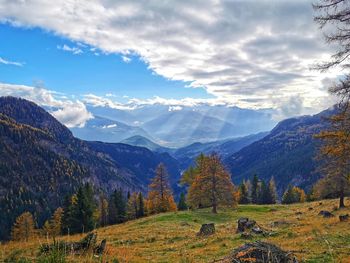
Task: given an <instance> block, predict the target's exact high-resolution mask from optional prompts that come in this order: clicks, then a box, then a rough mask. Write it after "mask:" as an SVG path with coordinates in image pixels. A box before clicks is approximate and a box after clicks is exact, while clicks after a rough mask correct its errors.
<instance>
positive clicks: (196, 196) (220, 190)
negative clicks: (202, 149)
mask: <svg viewBox="0 0 350 263" xmlns="http://www.w3.org/2000/svg"><path fill="white" fill-rule="evenodd" d="M238 195H239V194H238V193H237V192H235V189H234V185H233V183H232V181H231V176H230V174H229V173H228V172H227V171H226V170H225V168H224V166H223V165H222V163H221V161H220V157H219V156H218V155H217V154H211V155H210V156H208V157H207V158H205V159H204V165H203V171H201V172H199V173H198V174H197V175H196V176H195V178H194V181H193V182H192V184H191V186H190V188H189V190H188V201H189V203H190V204H191V206H192V207H198V206H199V204H200V203H202V204H203V203H204V204H208V205H209V206H210V207H212V212H213V213H217V209H218V206H220V205H224V206H234V205H236V204H237V202H238Z"/></svg>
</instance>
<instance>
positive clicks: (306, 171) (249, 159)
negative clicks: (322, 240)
mask: <svg viewBox="0 0 350 263" xmlns="http://www.w3.org/2000/svg"><path fill="white" fill-rule="evenodd" d="M333 113H334V110H326V111H323V112H321V113H319V114H316V115H314V116H304V117H298V118H291V119H287V120H284V121H282V122H280V123H279V124H278V125H277V126H276V127H275V128H274V129H273V130H272V131H271V132H270V133H269V134H268V135H267V136H266V137H264V138H262V139H261V140H259V141H256V142H254V143H252V144H251V145H249V146H247V147H245V148H243V149H242V150H240V151H238V152H236V153H234V154H233V155H231V156H229V157H228V158H226V160H225V163H226V164H227V166H228V167H229V169H230V171H231V173H232V179H233V181H234V182H238V183H239V182H241V181H242V180H243V179H251V178H252V176H253V175H254V174H257V175H258V176H259V177H261V178H262V179H264V180H269V179H270V178H271V177H274V178H275V180H276V184H277V189H278V191H279V193H280V194H281V193H282V192H283V191H284V190H285V189H286V187H287V186H288V184H293V185H298V186H301V187H302V188H305V189H309V187H311V185H312V184H313V183H314V182H315V181H316V180H317V179H318V178H319V175H318V174H317V172H316V170H317V169H316V166H317V160H315V154H316V149H317V143H318V141H317V139H315V138H314V135H315V134H317V133H319V132H320V131H321V130H322V129H324V128H326V125H328V124H327V122H326V121H325V118H326V117H329V116H330V115H331V114H333Z"/></svg>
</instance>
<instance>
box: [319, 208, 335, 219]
mask: <svg viewBox="0 0 350 263" xmlns="http://www.w3.org/2000/svg"><path fill="white" fill-rule="evenodd" d="M318 215H319V216H323V217H326V218H329V217H334V215H333V214H332V213H331V212H329V211H326V210H321V211H320V212H319V213H318Z"/></svg>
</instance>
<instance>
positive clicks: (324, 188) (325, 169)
mask: <svg viewBox="0 0 350 263" xmlns="http://www.w3.org/2000/svg"><path fill="white" fill-rule="evenodd" d="M349 7H350V5H349V1H348V0H319V1H318V3H315V4H314V9H315V10H316V11H317V14H316V16H315V18H314V19H315V21H316V22H317V23H319V25H320V27H321V29H324V35H325V38H326V42H328V43H330V44H332V45H333V46H336V47H337V49H336V50H335V52H334V53H333V55H332V57H331V59H330V60H329V61H326V62H323V63H321V64H319V65H318V66H317V68H318V69H320V70H321V71H325V70H328V69H330V68H332V67H335V66H339V67H341V68H343V69H345V70H346V71H348V70H349V68H350V63H349V62H350V61H349V58H350V48H349V47H350V8H349ZM329 91H330V92H331V93H333V94H334V95H336V96H337V97H338V98H339V105H338V109H337V112H338V113H336V114H335V115H334V116H332V117H331V118H330V119H329V121H330V123H331V129H329V130H326V131H323V132H321V133H320V134H319V135H318V136H317V137H318V138H320V139H322V141H323V145H322V147H321V148H320V150H319V154H318V157H319V159H320V160H321V169H320V170H319V171H320V173H321V175H323V178H322V179H321V180H320V181H319V182H318V183H317V184H316V185H315V189H314V190H315V192H314V194H315V196H316V197H318V198H325V197H338V198H339V207H340V208H342V207H344V206H345V204H344V197H345V195H347V194H349V190H350V183H349V181H350V173H349V167H350V166H349V163H350V152H349V149H350V145H349V144H350V142H349V141H350V140H349V138H350V137H349V135H350V130H349V129H350V110H349V105H350V104H349V102H350V75H349V73H347V74H346V75H345V77H342V78H340V79H339V80H338V81H337V82H336V84H334V85H333V86H331V87H330V88H329Z"/></svg>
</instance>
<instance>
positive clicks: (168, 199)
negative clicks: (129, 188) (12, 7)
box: [147, 163, 176, 214]
mask: <svg viewBox="0 0 350 263" xmlns="http://www.w3.org/2000/svg"><path fill="white" fill-rule="evenodd" d="M149 189H150V191H149V193H148V198H147V210H148V212H149V213H150V214H154V213H162V212H168V211H175V210H176V204H175V201H174V197H173V194H172V191H171V189H170V185H169V181H168V172H167V170H166V168H165V166H164V164H162V163H161V164H159V165H158V167H157V169H156V175H155V177H154V178H153V179H152V182H151V184H150V185H149Z"/></svg>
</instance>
